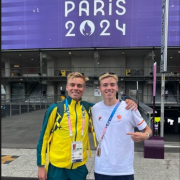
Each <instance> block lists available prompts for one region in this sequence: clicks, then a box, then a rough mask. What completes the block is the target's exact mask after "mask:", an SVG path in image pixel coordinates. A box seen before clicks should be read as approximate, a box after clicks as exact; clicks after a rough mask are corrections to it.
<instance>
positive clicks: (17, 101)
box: [1, 94, 180, 117]
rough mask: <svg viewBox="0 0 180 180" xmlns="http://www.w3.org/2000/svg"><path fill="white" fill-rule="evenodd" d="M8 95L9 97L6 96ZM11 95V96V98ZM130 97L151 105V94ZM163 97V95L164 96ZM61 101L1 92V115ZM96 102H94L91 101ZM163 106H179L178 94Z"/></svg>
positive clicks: (179, 98)
mask: <svg viewBox="0 0 180 180" xmlns="http://www.w3.org/2000/svg"><path fill="white" fill-rule="evenodd" d="M7 97H9V98H7ZM11 97H13V98H11ZM128 97H131V98H132V99H133V98H134V99H136V100H137V103H139V102H140V103H143V104H146V105H150V106H151V105H153V97H152V95H141V94H138V96H136V95H130V96H128ZM164 98H165V97H164ZM59 101H61V95H36V96H31V95H29V94H26V95H19V94H17V95H16V94H13V95H12V94H11V95H10V94H2V95H1V117H6V116H12V115H16V114H22V113H27V112H31V111H36V110H39V109H46V108H47V107H48V106H49V105H50V104H52V103H56V102H59ZM92 103H96V102H92ZM155 104H156V105H160V104H161V97H160V95H159V96H156V102H155ZM164 105H165V106H170V105H178V106H180V96H179V95H177V96H174V95H169V96H168V97H167V98H165V101H164Z"/></svg>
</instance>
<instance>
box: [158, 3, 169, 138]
mask: <svg viewBox="0 0 180 180" xmlns="http://www.w3.org/2000/svg"><path fill="white" fill-rule="evenodd" d="M168 10H169V0H162V31H161V63H160V72H161V128H160V129H161V133H160V136H161V137H164V90H165V72H166V71H167V39H168Z"/></svg>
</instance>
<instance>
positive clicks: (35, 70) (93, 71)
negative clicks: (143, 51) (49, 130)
mask: <svg viewBox="0 0 180 180" xmlns="http://www.w3.org/2000/svg"><path fill="white" fill-rule="evenodd" d="M74 71H78V72H81V73H84V74H85V75H86V76H89V77H98V76H99V75H101V74H102V73H104V72H114V73H116V74H117V75H118V76H120V77H126V76H131V77H137V76H139V77H141V76H152V75H153V68H152V66H146V67H129V66H124V67H122V66H120V67H117V66H116V67H100V66H98V67H42V68H40V67H22V68H20V67H18V68H1V77H54V76H55V77H56V76H67V74H68V73H69V72H74ZM157 76H161V73H160V67H157ZM166 76H175V77H176V76H180V67H179V66H168V67H167V72H166Z"/></svg>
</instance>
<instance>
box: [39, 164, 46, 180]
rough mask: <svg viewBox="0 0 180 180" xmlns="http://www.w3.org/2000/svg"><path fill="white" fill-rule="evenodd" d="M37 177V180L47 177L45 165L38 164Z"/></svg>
mask: <svg viewBox="0 0 180 180" xmlns="http://www.w3.org/2000/svg"><path fill="white" fill-rule="evenodd" d="M38 178H39V180H46V179H47V172H46V168H45V167H40V166H38Z"/></svg>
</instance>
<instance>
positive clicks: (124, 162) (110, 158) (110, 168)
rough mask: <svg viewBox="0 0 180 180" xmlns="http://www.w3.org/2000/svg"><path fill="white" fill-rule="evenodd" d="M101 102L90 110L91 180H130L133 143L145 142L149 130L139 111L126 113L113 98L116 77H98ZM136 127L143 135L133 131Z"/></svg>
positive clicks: (132, 176) (106, 75)
mask: <svg viewBox="0 0 180 180" xmlns="http://www.w3.org/2000/svg"><path fill="white" fill-rule="evenodd" d="M99 83H100V86H99V89H100V91H101V93H102V96H103V99H104V100H103V101H101V102H99V103H97V104H95V105H94V106H93V108H92V119H93V125H94V128H95V132H96V138H97V140H98V142H99V143H98V146H97V154H96V156H95V167H94V171H95V180H134V169H133V160H134V141H135V142H140V141H143V140H146V139H148V137H149V136H150V135H151V134H152V132H151V129H150V128H149V127H148V126H147V124H146V122H145V121H144V119H143V118H142V116H141V115H140V113H139V111H138V110H137V111H131V110H126V109H125V107H126V103H125V101H119V100H117V99H116V92H117V91H118V85H117V83H118V77H117V75H115V74H112V73H105V74H103V75H101V76H100V77H99ZM134 127H137V128H138V129H139V130H140V131H143V132H134Z"/></svg>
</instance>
